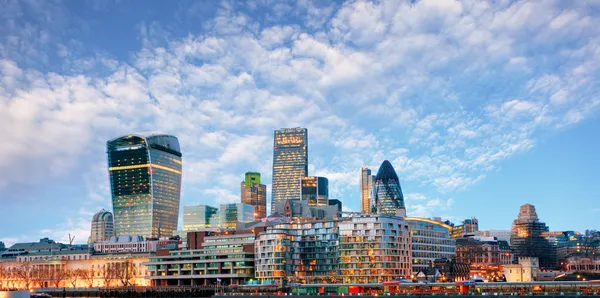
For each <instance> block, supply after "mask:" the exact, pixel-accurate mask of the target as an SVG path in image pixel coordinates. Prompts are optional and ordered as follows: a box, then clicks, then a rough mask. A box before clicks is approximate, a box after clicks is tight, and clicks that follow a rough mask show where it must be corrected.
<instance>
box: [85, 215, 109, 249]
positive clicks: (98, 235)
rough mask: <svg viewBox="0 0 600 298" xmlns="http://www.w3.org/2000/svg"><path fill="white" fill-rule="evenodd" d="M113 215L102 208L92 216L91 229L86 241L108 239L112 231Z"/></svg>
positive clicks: (93, 241)
mask: <svg viewBox="0 0 600 298" xmlns="http://www.w3.org/2000/svg"><path fill="white" fill-rule="evenodd" d="M113 224H114V223H113V215H112V213H110V211H106V210H104V209H102V210H100V212H98V213H96V214H94V217H92V229H91V231H90V239H89V240H88V243H96V242H102V241H108V240H109V239H110V237H111V236H112V235H113V233H114V227H113Z"/></svg>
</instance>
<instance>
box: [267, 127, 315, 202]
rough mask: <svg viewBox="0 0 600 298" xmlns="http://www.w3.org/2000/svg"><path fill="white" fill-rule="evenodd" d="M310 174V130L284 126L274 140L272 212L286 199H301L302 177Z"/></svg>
mask: <svg viewBox="0 0 600 298" xmlns="http://www.w3.org/2000/svg"><path fill="white" fill-rule="evenodd" d="M306 176H308V130H307V129H306V128H300V127H297V128H282V129H278V130H276V131H275V134H274V140H273V183H272V198H271V214H273V213H275V206H276V205H277V204H279V203H280V202H282V201H284V200H300V198H301V194H300V181H301V180H300V179H301V178H302V177H306Z"/></svg>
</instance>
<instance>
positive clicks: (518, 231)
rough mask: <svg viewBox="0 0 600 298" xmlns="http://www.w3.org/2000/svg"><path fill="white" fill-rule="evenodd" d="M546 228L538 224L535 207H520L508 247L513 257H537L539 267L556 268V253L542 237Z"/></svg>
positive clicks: (526, 205) (527, 205) (544, 225)
mask: <svg viewBox="0 0 600 298" xmlns="http://www.w3.org/2000/svg"><path fill="white" fill-rule="evenodd" d="M544 232H548V226H546V224H545V223H543V222H540V220H539V218H538V215H537V212H536V211H535V207H534V206H533V205H530V204H525V205H523V206H521V208H520V210H519V217H518V218H517V219H516V220H515V221H514V222H513V225H512V229H511V236H510V245H511V248H512V250H513V254H514V256H515V257H537V258H538V259H539V264H540V267H542V268H554V267H556V251H555V249H554V247H553V246H552V244H551V243H550V242H549V241H548V240H547V239H546V238H544V236H543V233H544Z"/></svg>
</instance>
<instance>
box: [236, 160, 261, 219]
mask: <svg viewBox="0 0 600 298" xmlns="http://www.w3.org/2000/svg"><path fill="white" fill-rule="evenodd" d="M240 193H241V195H242V203H244V204H248V205H250V206H252V207H254V212H255V214H254V217H255V218H256V220H259V219H263V218H265V217H267V186H266V185H264V184H260V173H255V172H247V173H246V175H245V179H244V181H242V183H241V184H240Z"/></svg>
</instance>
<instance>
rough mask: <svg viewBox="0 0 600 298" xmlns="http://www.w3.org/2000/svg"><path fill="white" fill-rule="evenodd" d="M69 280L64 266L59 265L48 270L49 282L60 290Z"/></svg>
mask: <svg viewBox="0 0 600 298" xmlns="http://www.w3.org/2000/svg"><path fill="white" fill-rule="evenodd" d="M66 278H67V272H66V270H65V269H64V268H63V266H62V265H57V266H55V267H54V268H52V269H49V270H48V281H49V282H50V283H51V284H52V285H54V287H56V288H59V287H60V283H61V282H62V281H63V280H65V279H66Z"/></svg>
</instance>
